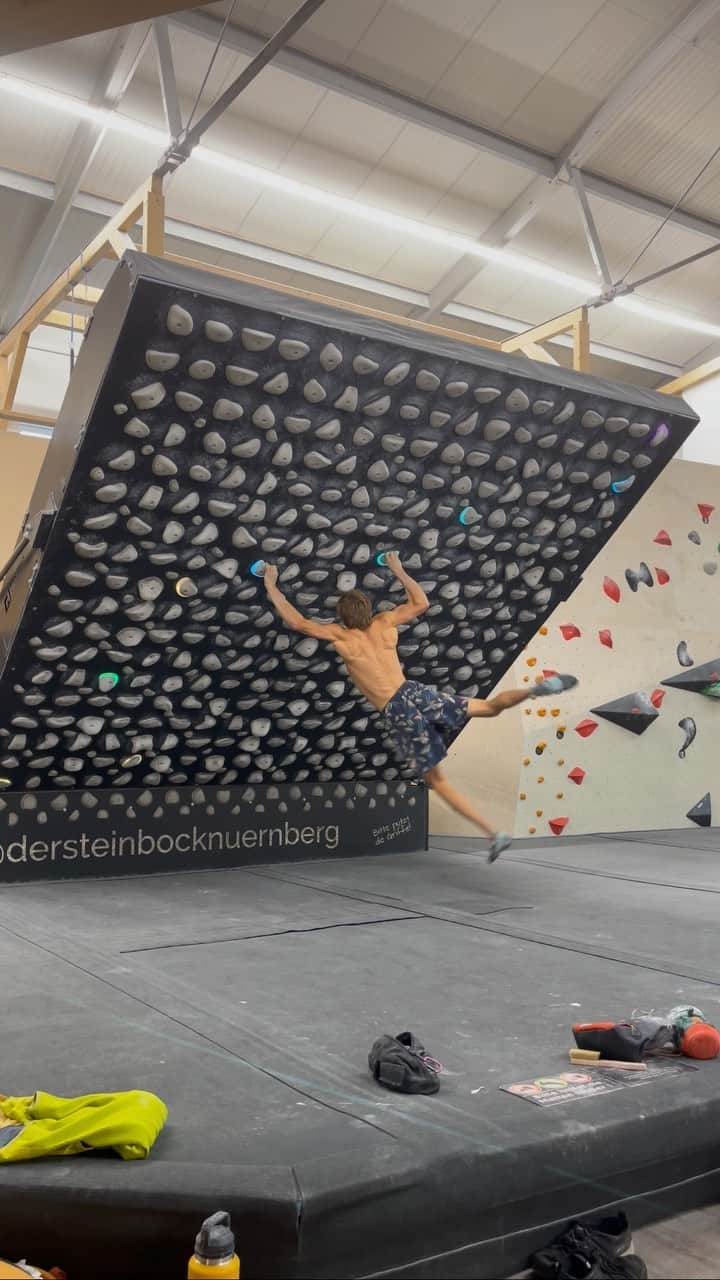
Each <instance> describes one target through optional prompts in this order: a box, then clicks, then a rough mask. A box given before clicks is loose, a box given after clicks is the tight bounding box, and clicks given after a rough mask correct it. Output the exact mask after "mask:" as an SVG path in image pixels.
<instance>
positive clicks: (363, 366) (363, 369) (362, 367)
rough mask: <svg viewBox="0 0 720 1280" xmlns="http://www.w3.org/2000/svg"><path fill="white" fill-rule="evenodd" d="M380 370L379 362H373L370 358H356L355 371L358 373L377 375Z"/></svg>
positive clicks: (354, 361) (354, 362)
mask: <svg viewBox="0 0 720 1280" xmlns="http://www.w3.org/2000/svg"><path fill="white" fill-rule="evenodd" d="M379 368H380V365H379V364H378V362H377V360H372V359H371V358H370V356H355V359H354V360H353V369H354V370H355V372H356V373H375V372H376V370H377V369H379Z"/></svg>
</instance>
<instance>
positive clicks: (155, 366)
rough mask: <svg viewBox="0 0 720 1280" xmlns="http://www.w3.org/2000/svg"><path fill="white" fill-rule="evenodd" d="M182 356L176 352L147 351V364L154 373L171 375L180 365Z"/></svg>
mask: <svg viewBox="0 0 720 1280" xmlns="http://www.w3.org/2000/svg"><path fill="white" fill-rule="evenodd" d="M179 360H180V356H179V355H178V354H177V352H175V351H152V350H151V351H146V352H145V363H146V365H147V367H148V369H152V371H153V373H169V372H170V370H171V369H174V368H175V365H176V364H178V362H179Z"/></svg>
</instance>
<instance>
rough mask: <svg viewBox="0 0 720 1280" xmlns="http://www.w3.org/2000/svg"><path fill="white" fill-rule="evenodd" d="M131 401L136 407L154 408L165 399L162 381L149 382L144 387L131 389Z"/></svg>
mask: <svg viewBox="0 0 720 1280" xmlns="http://www.w3.org/2000/svg"><path fill="white" fill-rule="evenodd" d="M130 395H131V396H132V399H133V402H134V403H135V405H136V406H137V408H138V409H155V408H157V406H158V405H159V404H162V402H163V400H164V399H165V388H164V386H163V384H162V382H150V383H148V385H147V386H145V387H138V389H137V391H131V392H130Z"/></svg>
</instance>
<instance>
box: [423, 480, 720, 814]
mask: <svg viewBox="0 0 720 1280" xmlns="http://www.w3.org/2000/svg"><path fill="white" fill-rule="evenodd" d="M719 461H720V459H719ZM698 503H707V504H708V505H711V506H714V507H715V511H714V512H713V513H712V514H711V516H710V517H709V521H708V523H707V524H704V523H703V521H702V518H701V515H700V513H699V512H698V507H697V504H698ZM660 530H665V531H666V532H667V534H668V535H669V537H670V538H671V545H670V546H665V545H662V544H660V543H657V542H655V538H656V537H657V534H658V533H659V531H660ZM690 532H694V533H696V534H697V536H698V537H699V539H700V545H698V544H697V543H696V542H693V541H690V540H689V538H688V534H689V533H690ZM719 541H720V470H718V469H717V467H714V466H709V465H699V464H697V463H691V462H679V461H674V462H671V463H670V465H669V466H668V467H667V469H666V470H665V472H664V473H663V475H662V476H661V477H660V478H659V479H658V480H657V481H656V483H655V484H654V485H653V487H652V489H651V490H650V492H649V493H648V494H647V495H646V496H645V497H644V499H643V501H642V502H641V503H639V505H638V507H637V508H636V509H635V511H633V513H632V514H631V515H630V516H629V517H628V519H627V520H626V521H625V522H624V523H623V524H622V525H621V526H620V529H619V530H618V531H617V533H616V534H615V535H614V537H613V538H612V539H611V540H610V542H609V543H608V544H607V546H606V547H605V549H604V550H603V551H602V553H601V555H600V556H599V558H598V560H596V561H595V563H594V564H592V565H591V566H590V568H589V569H588V570H587V572H586V573H585V575H584V577H583V579H582V581H581V582H580V584H579V586H578V587H577V589H576V590H575V591H574V592H573V594H572V595H571V597H570V599H569V600H567V601H566V602H565V603H564V604H563V605H561V606H560V607H559V608H558V609H557V610H556V611H555V613H553V614H552V615H551V616H550V617H549V618H548V621H547V625H546V626H544V627H542V628H541V629H540V631H539V632H538V633H537V635H536V636H535V637H534V639H533V641H532V642H531V644H530V645H529V646H528V648H527V649H526V651H525V653H523V654H522V655H521V656H520V658H519V659H518V661H517V662H516V664H515V667H514V670H513V671H512V672H511V673H510V674H509V677H508V679H507V681H506V682H504V683H507V684H515V685H517V686H522V684H523V682H527V683H529V682H530V681H532V680H533V679H535V678H536V676H537V675H538V673H540V672H541V671H542V670H543V668H549V669H554V670H556V671H570V672H572V673H574V674H576V675H577V676H579V678H580V684H579V686H578V687H577V689H574V690H573V691H572V692H571V693H568V694H566V695H564V696H563V697H562V698H559V699H557V700H556V699H552V698H547V699H543V700H542V701H540V700H538V701H537V702H529V703H527V704H526V705H525V706H524V707H519V708H517V710H512V711H508V712H506V713H505V714H504V715H503V716H502V717H501V718H500V719H499V720H484V721H483V720H479V721H476V722H475V724H473V725H472V726H470V728H469V729H468V730H466V731H465V732H464V733H463V734H462V735H461V737H460V738H459V739H458V740H457V742H456V744H455V748H454V750H453V752H452V753H451V757H450V759H449V762H448V770H447V772H448V776H449V778H450V780H451V781H453V782H457V784H458V785H459V786H460V787H461V788H464V789H465V790H466V793H467V794H468V796H471V797H472V799H473V800H474V801H475V803H476V805H477V807H478V808H479V809H480V810H481V811H483V812H484V813H485V815H486V816H487V818H488V820H489V821H490V822H491V823H493V824H494V825H496V826H498V827H500V828H504V829H505V830H514V831H515V834H516V835H518V836H525V837H527V836H528V835H536V836H549V835H551V834H552V832H551V830H550V826H549V824H550V820H551V819H553V818H557V817H566V818H567V819H568V825H567V828H566V830H567V834H568V835H578V834H581V833H586V832H597V831H607V832H611V831H632V830H653V829H658V828H664V827H665V828H680V827H690V826H691V825H692V824H691V822H690V821H689V820H688V819H687V818H686V814H687V811H688V809H690V808H691V807H692V806H693V805H694V804H696V803H697V801H699V800H700V799H701V797H702V796H703V795H704V794H705V793H706V792H707V791H710V792H711V793H713V792H714V795H713V802H714V813H713V823H714V825H717V824H718V823H720V784H718V759H719V758H720V699H715V698H708V697H703V696H700V695H699V694H696V693H690V692H683V691H681V690H676V689H666V690H665V691H664V692H665V697H664V699H663V703H662V707H661V709H660V714H659V716H658V718H657V720H656V721H654V722H653V723H652V724H651V725H650V727H649V728H648V729H647V730H646V732H645V733H644V734H642V735H640V736H636V735H635V734H633V733H630V732H628V731H627V730H626V729H623V728H620V727H619V726H617V725H615V724H611V723H609V722H608V721H606V720H604V719H602V718H600V717H598V716H593V715H592V708H593V707H595V706H598V705H602V704H603V703H606V702H610V701H613V700H615V699H616V698H620V697H622V696H624V695H625V694H631V693H635V692H636V691H640V690H641V691H643V692H644V693H646V694H647V695H650V694H652V693H653V691H654V690H655V689H657V688H658V687H659V686H660V682H661V680H663V679H666V678H667V677H669V676H673V675H675V674H677V673H678V672H679V671H681V670H682V668H681V666H680V664H679V662H678V658H677V646H678V643H679V642H680V641H681V640H685V641H686V643H687V646H688V650H689V653H690V654H691V655H692V657H693V659H694V661H695V664H696V665H698V666H699V665H700V664H702V663H706V662H715V660H716V659H717V660H718V661H720V551H719V550H718V542H719ZM642 561H645V562H646V563H647V565H648V566H649V568H650V570H651V572H652V574H653V578H654V579H655V584H654V585H653V586H652V587H647V586H644V585H641V586H639V588H638V590H637V592H633V591H632V590H631V589H630V588H629V586H628V584H627V582H626V579H625V570H626V569H629V568H630V569H635V570H637V569H638V568H639V565H640V563H641V562H642ZM706 565H708V566H709V565H714V566H715V570H716V571H715V572H714V574H712V576H711V575H709V574H708V573H707V572H706V570H705V567H704V566H706ZM658 567H659V568H661V569H664V570H665V572H666V573H667V574H669V581H667V582H666V583H665V584H664V585H660V584H659V583H658V581H657V577H656V569H657V568H658ZM606 576H607V577H609V578H611V579H613V581H614V582H616V583H617V585H618V586H619V588H620V593H621V594H620V600H619V602H618V603H614V602H613V601H612V600H611V599H609V598H608V596H607V595H606V594H605V592H604V590H603V581H604V578H605V577H606ZM566 623H573V624H575V626H577V628H578V629H579V631H580V635H579V637H577V638H574V639H570V640H565V639H564V638H563V634H562V632H561V630H560V627H561V625H562V624H566ZM605 629H608V630H610V631H611V634H612V640H613V647H612V649H610V648H607V647H605V646H604V645H603V644H601V643H600V639H599V636H598V632H599V631H600V630H605ZM685 717H692V718H693V719H694V720H695V721H696V723H697V737H696V740H695V742H694V743H693V745H692V746H691V747H690V748H689V750H688V752H687V756H686V758H685V759H684V760H681V759H680V758H679V756H678V751H679V749H680V746H681V743H682V740H683V732H682V730H681V729H680V728H679V727H678V722H679V720H681V719H683V718H685ZM585 718H589V719H592V720H595V721H597V726H598V727H597V729H596V730H595V732H594V733H593V734H592V735H591V736H590V737H587V738H585V737H582V736H581V735H580V734H578V733H577V732H576V726H577V725H578V723H580V722H581V721H582V720H583V719H585ZM558 733H561V734H562V736H561V737H558ZM576 766H577V767H579V768H581V769H584V770H585V778H584V780H583V782H582V785H580V786H577V785H575V783H574V782H573V781H572V780H571V779H569V778H568V774H569V772H570V771H571V770H572V769H573V768H574V767H576ZM431 830H432V831H433V832H436V833H443V834H456V835H470V834H475V833H474V832H473V829H472V828H471V827H470V826H469V824H467V823H465V822H464V821H462V819H460V818H458V817H457V815H453V816H452V817H451V816H449V815H448V813H447V811H441V810H440V808H439V806H438V805H437V803H436V802H434V801H431Z"/></svg>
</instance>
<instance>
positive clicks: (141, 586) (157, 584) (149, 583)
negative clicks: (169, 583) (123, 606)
mask: <svg viewBox="0 0 720 1280" xmlns="http://www.w3.org/2000/svg"><path fill="white" fill-rule="evenodd" d="M162 592H163V583H162V579H161V578H141V579H140V581H139V582H138V595H139V596H140V599H141V600H157V598H158V596H160V595H162ZM96 612H97V611H96Z"/></svg>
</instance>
